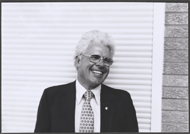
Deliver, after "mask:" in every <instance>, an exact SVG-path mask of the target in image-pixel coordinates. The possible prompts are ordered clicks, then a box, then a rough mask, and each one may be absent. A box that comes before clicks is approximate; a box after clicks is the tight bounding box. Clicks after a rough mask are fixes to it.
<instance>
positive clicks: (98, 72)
mask: <svg viewBox="0 0 190 134" xmlns="http://www.w3.org/2000/svg"><path fill="white" fill-rule="evenodd" d="M93 72H94V73H97V74H102V72H100V71H96V70H94V71H93Z"/></svg>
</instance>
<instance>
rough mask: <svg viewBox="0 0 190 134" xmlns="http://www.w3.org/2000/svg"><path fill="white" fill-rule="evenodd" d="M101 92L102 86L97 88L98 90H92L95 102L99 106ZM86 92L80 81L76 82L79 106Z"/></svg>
mask: <svg viewBox="0 0 190 134" xmlns="http://www.w3.org/2000/svg"><path fill="white" fill-rule="evenodd" d="M100 90H101V84H100V85H99V86H97V87H96V88H94V89H91V91H92V92H93V94H94V96H95V101H96V104H97V105H99V104H100ZM86 91H87V90H86V89H85V88H84V87H83V86H82V85H81V84H80V83H79V81H78V80H76V100H77V104H79V103H80V102H81V100H82V97H83V94H84V93H85V92H86Z"/></svg>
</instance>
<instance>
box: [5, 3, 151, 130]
mask: <svg viewBox="0 0 190 134" xmlns="http://www.w3.org/2000/svg"><path fill="white" fill-rule="evenodd" d="M153 19H154V4H153V3H111V2H109V3H92V2H90V3H2V132H33V131H34V126H35V121H36V114H37V108H38V104H39V100H40V98H41V95H42V92H43V90H44V89H45V88H47V87H49V86H53V85H57V84H64V83H68V82H71V81H74V80H75V78H76V71H75V68H74V65H73V54H74V47H75V45H76V44H77V43H78V41H79V39H80V37H81V36H82V34H83V33H85V32H87V31H90V30H95V29H97V30H101V31H104V32H107V33H109V34H111V35H112V36H113V38H114V39H115V42H116V54H115V57H114V64H113V66H111V71H110V74H109V76H108V78H107V80H106V81H105V82H104V83H105V84H107V85H109V86H112V87H115V88H120V89H123V90H127V91H129V92H130V94H131V95H132V99H133V102H134V105H135V108H136V111H137V117H138V122H139V128H140V132H150V131H151V101H152V97H151V96H152V56H153V53H152V51H153V26H154V24H153Z"/></svg>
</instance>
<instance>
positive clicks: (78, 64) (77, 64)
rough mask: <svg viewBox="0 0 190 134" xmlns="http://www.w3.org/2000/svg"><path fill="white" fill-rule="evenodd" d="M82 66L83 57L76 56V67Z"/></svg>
mask: <svg viewBox="0 0 190 134" xmlns="http://www.w3.org/2000/svg"><path fill="white" fill-rule="evenodd" d="M80 65H81V56H76V58H75V66H76V67H77V68H79V67H80Z"/></svg>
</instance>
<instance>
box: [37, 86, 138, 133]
mask: <svg viewBox="0 0 190 134" xmlns="http://www.w3.org/2000/svg"><path fill="white" fill-rule="evenodd" d="M75 96H76V88H75V82H72V83H69V84H66V85H60V86H54V87H50V88H47V89H46V90H44V93H43V95H42V98H41V101H40V104H39V108H38V115H37V121H36V127H35V132H75V98H76V97H75ZM100 97H101V121H100V124H101V127H100V131H101V132H138V123H137V118H136V112H135V109H134V106H133V103H132V100H131V97H130V94H129V93H128V92H126V91H122V90H116V89H113V88H111V87H108V86H106V85H104V84H102V88H101V95H100ZM105 107H108V109H107V110H106V109H105Z"/></svg>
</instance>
